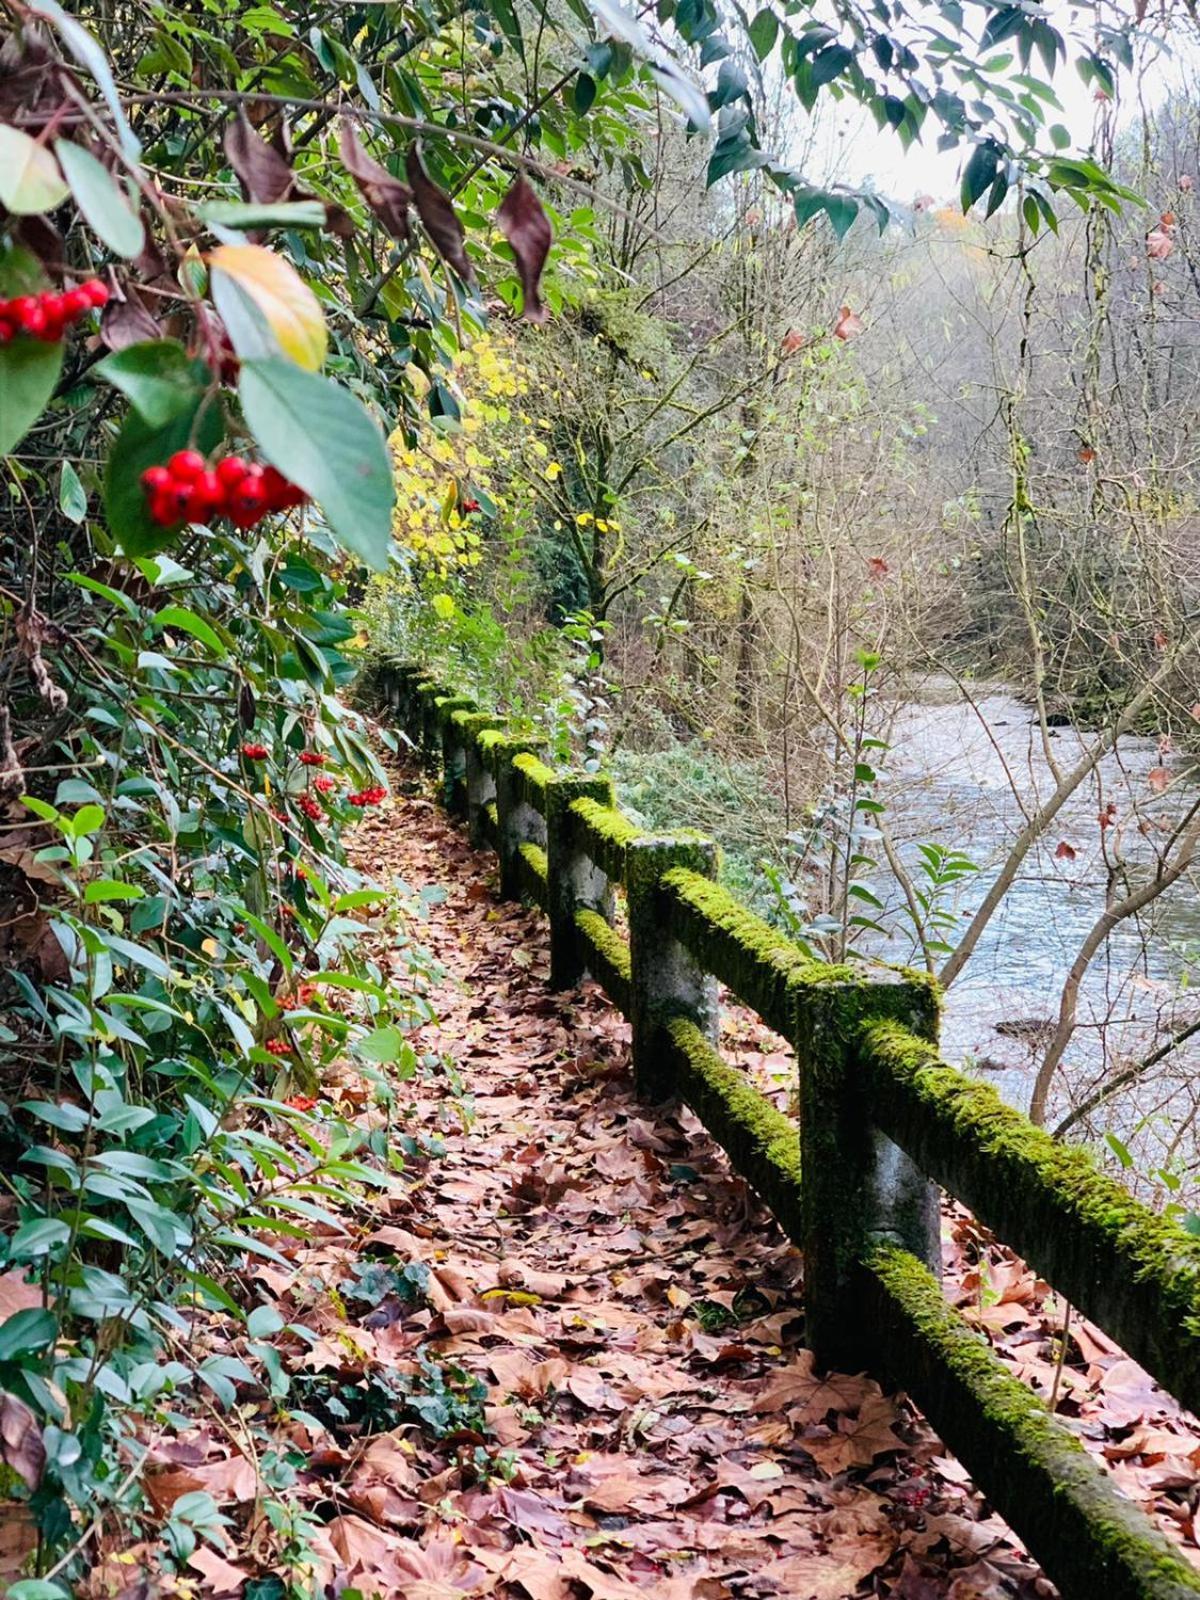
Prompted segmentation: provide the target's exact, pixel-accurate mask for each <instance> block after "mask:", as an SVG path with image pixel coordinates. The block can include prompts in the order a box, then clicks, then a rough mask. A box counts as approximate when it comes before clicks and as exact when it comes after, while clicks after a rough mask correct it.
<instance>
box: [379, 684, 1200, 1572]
mask: <svg viewBox="0 0 1200 1600" xmlns="http://www.w3.org/2000/svg"><path fill="white" fill-rule="evenodd" d="M379 681H380V688H381V691H382V693H383V695H384V696H385V697H386V699H387V700H388V702H389V703H390V705H391V707H392V709H393V711H394V712H395V713H396V715H397V719H398V722H399V725H400V727H401V728H402V729H403V730H404V731H406V732H407V734H408V735H409V737H410V738H411V739H412V740H413V742H414V743H415V744H416V745H417V746H418V748H419V749H420V750H421V752H422V753H423V755H424V757H425V759H426V761H427V762H428V763H429V764H430V765H433V766H436V767H437V768H438V769H439V770H440V772H441V775H442V779H443V783H444V794H445V800H446V803H447V805H448V806H449V808H450V809H451V810H452V811H453V812H455V813H457V814H458V815H460V816H462V817H464V818H465V819H466V820H467V823H468V826H469V829H470V836H471V838H472V840H473V842H474V843H476V844H477V845H479V846H490V847H492V848H493V849H495V851H496V852H497V855H498V856H499V862H500V882H501V889H502V892H503V893H504V894H506V895H508V896H511V897H513V898H518V897H519V898H525V899H528V900H530V901H533V902H535V903H536V904H537V905H539V906H541V907H542V908H543V909H544V910H545V912H546V913H547V916H548V918H549V923H550V961H551V980H552V982H553V983H554V984H555V985H556V986H557V987H560V988H568V987H571V986H572V985H574V984H576V983H577V982H578V981H579V980H580V978H581V977H582V976H583V974H584V973H585V972H586V973H590V974H591V976H592V977H593V978H595V979H596V980H597V981H598V982H599V983H600V984H601V985H602V986H603V987H604V989H605V990H606V991H607V993H608V994H609V996H610V997H611V998H612V1000H613V1002H614V1003H615V1004H616V1005H617V1006H618V1007H619V1008H620V1010H621V1011H622V1012H623V1013H624V1014H625V1015H626V1016H627V1017H628V1018H629V1020H630V1023H631V1025H632V1035H633V1066H634V1072H635V1075H636V1080H637V1084H638V1087H639V1089H640V1090H641V1092H643V1093H644V1094H645V1095H646V1096H648V1097H649V1098H652V1099H663V1098H665V1097H667V1096H676V1095H677V1096H679V1097H681V1098H682V1099H683V1100H685V1101H686V1102H687V1104H688V1105H689V1106H691V1108H692V1109H693V1110H694V1111H695V1112H696V1114H697V1115H698V1116H699V1118H700V1119H701V1121H702V1122H703V1123H704V1125H705V1127H706V1128H708V1130H709V1131H710V1133H711V1134H712V1135H713V1137H714V1138H715V1139H716V1140H717V1141H718V1142H719V1143H720V1144H721V1145H722V1147H723V1148H724V1149H725V1151H726V1152H727V1153H728V1155H729V1158H730V1160H731V1161H732V1163H733V1165H734V1166H735V1167H736V1168H737V1170H738V1171H739V1172H740V1173H742V1174H743V1176H744V1177H745V1178H746V1179H747V1180H748V1181H749V1182H750V1183H751V1184H752V1185H753V1187H754V1188H755V1189H756V1190H757V1192H758V1193H759V1194H760V1195H761V1196H762V1197H763V1199H764V1200H765V1201H766V1203H767V1204H768V1205H769V1206H770V1208H771V1210H772V1211H773V1212H774V1214H775V1216H776V1217H777V1218H778V1220H779V1222H780V1224H781V1226H782V1227H783V1228H784V1229H785V1230H786V1231H787V1233H788V1234H789V1235H790V1236H791V1238H793V1239H794V1240H795V1241H796V1242H797V1244H799V1245H800V1246H801V1248H802V1249H803V1251H804V1255H805V1316H806V1324H807V1328H808V1332H809V1337H810V1341H811V1343H812V1346H813V1349H814V1351H815V1353H816V1355H817V1359H818V1360H819V1361H820V1362H821V1363H822V1364H823V1365H825V1366H830V1367H840V1368H842V1369H849V1370H859V1369H861V1368H867V1369H869V1370H871V1371H872V1372H874V1373H875V1374H876V1375H877V1376H879V1377H880V1378H881V1379H883V1380H884V1381H885V1382H888V1383H890V1384H891V1385H893V1386H895V1387H897V1388H903V1389H905V1390H907V1391H908V1392H909V1393H911V1394H912V1395H913V1397H914V1398H915V1399H916V1400H917V1402H918V1403H919V1404H920V1406H921V1407H922V1409H923V1410H924V1411H925V1412H926V1414H927V1415H928V1416H929V1417H930V1419H931V1420H932V1422H933V1424H934V1426H935V1427H936V1428H937V1429H938V1430H939V1432H940V1433H941V1435H942V1437H943V1438H944V1439H945V1440H946V1442H947V1444H948V1445H949V1446H950V1447H951V1448H952V1449H953V1450H954V1451H955V1453H956V1454H957V1455H958V1456H959V1457H960V1458H961V1459H962V1460H963V1462H964V1463H965V1464H966V1466H967V1467H968V1468H969V1470H970V1471H971V1473H972V1474H973V1475H974V1477H975V1479H976V1481H977V1482H978V1483H979V1484H980V1485H981V1487H982V1488H983V1489H984V1491H985V1492H986V1493H987V1494H988V1496H989V1497H990V1499H991V1500H992V1501H993V1503H994V1504H995V1505H996V1507H997V1509H998V1510H999V1511H1000V1513H1001V1514H1002V1515H1003V1516H1004V1517H1005V1518H1006V1519H1007V1520H1008V1522H1009V1523H1010V1524H1011V1525H1012V1527H1013V1528H1014V1529H1015V1530H1016V1531H1017V1533H1018V1534H1019V1535H1020V1537H1021V1538H1022V1539H1023V1540H1024V1541H1025V1542H1026V1544H1027V1545H1028V1547H1029V1549H1030V1551H1031V1553H1032V1554H1033V1555H1034V1556H1035V1557H1036V1558H1037V1559H1038V1560H1039V1561H1040V1562H1041V1564H1042V1565H1043V1567H1044V1568H1045V1570H1046V1572H1047V1573H1048V1574H1049V1575H1050V1576H1051V1577H1052V1578H1053V1579H1054V1580H1055V1582H1056V1583H1057V1584H1058V1586H1059V1588H1060V1589H1061V1591H1062V1592H1063V1593H1064V1594H1065V1595H1066V1596H1068V1600H1074V1597H1076V1596H1079V1597H1084V1600H1096V1596H1097V1594H1102V1595H1103V1597H1104V1600H1134V1597H1136V1600H1150V1597H1151V1596H1153V1597H1155V1600H1175V1597H1183V1596H1193V1597H1194V1596H1200V1572H1197V1571H1196V1570H1195V1569H1194V1568H1193V1567H1192V1566H1190V1565H1189V1564H1188V1562H1187V1561H1186V1560H1185V1559H1184V1558H1183V1556H1182V1555H1181V1554H1180V1553H1179V1552H1178V1551H1177V1550H1176V1549H1175V1548H1174V1547H1173V1546H1172V1545H1171V1544H1170V1543H1169V1542H1168V1541H1167V1540H1166V1539H1165V1538H1164V1537H1163V1535H1162V1534H1161V1533H1159V1532H1158V1530H1157V1529H1156V1528H1155V1527H1154V1526H1153V1524H1152V1523H1151V1522H1150V1520H1149V1519H1148V1518H1147V1517H1146V1516H1145V1515H1144V1514H1143V1512H1142V1511H1141V1510H1140V1509H1139V1508H1138V1507H1136V1506H1135V1505H1134V1504H1133V1503H1132V1502H1131V1501H1129V1500H1128V1499H1126V1498H1125V1497H1124V1496H1123V1495H1122V1494H1121V1493H1120V1492H1119V1491H1118V1490H1117V1489H1116V1487H1115V1486H1114V1484H1113V1483H1112V1481H1111V1479H1110V1478H1109V1477H1108V1475H1107V1474H1106V1473H1105V1472H1104V1470H1103V1468H1102V1467H1101V1466H1100V1465H1099V1464H1098V1463H1097V1462H1096V1461H1095V1460H1094V1459H1093V1458H1092V1457H1091V1456H1089V1455H1088V1454H1087V1452H1086V1451H1085V1450H1084V1449H1083V1447H1082V1445H1081V1444H1080V1443H1079V1442H1078V1440H1077V1439H1076V1438H1075V1437H1074V1436H1073V1435H1072V1434H1071V1432H1070V1431H1069V1430H1068V1428H1067V1427H1066V1426H1064V1425H1063V1423H1061V1422H1060V1421H1059V1420H1058V1419H1057V1418H1055V1417H1053V1416H1052V1415H1051V1414H1050V1412H1049V1411H1048V1410H1047V1408H1046V1407H1045V1405H1043V1403H1042V1402H1041V1400H1040V1399H1039V1398H1038V1397H1037V1396H1036V1395H1035V1394H1033V1393H1032V1391H1031V1390H1029V1389H1028V1388H1026V1387H1025V1385H1024V1384H1022V1383H1020V1382H1019V1381H1018V1380H1017V1379H1016V1378H1014V1377H1012V1376H1011V1375H1010V1373H1009V1371H1008V1370H1007V1368H1006V1367H1005V1366H1004V1364H1003V1363H1002V1362H1001V1361H1000V1360H999V1359H998V1358H997V1357H996V1356H995V1355H994V1354H993V1353H992V1351H991V1349H990V1348H989V1346H988V1345H987V1343H986V1341H985V1340H984V1339H983V1338H982V1337H981V1336H980V1335H979V1334H977V1333H976V1332H974V1331H973V1330H972V1329H971V1328H969V1327H968V1325H967V1324H966V1323H965V1322H964V1321H963V1320H962V1319H961V1318H960V1317H959V1316H958V1314H957V1313H956V1312H955V1311H954V1310H953V1309H952V1308H951V1307H950V1306H949V1305H948V1304H947V1302H946V1300H945V1298H944V1296H943V1294H942V1289H941V1285H940V1282H939V1266H940V1261H939V1242H938V1235H939V1211H938V1190H937V1186H940V1187H941V1188H944V1189H946V1190H947V1191H948V1192H949V1193H950V1194H951V1195H953V1196H955V1197H956V1198H957V1199H959V1200H961V1201H962V1202H963V1203H964V1204H966V1205H967V1206H969V1207H970V1208H971V1210H972V1211H973V1212H974V1213H975V1215H976V1216H977V1217H978V1218H979V1220H980V1221H981V1222H982V1223H984V1224H985V1226H987V1227H988V1228H990V1229H992V1230H993V1231H994V1232H995V1234H996V1235H997V1236H998V1237H999V1238H1000V1239H1002V1240H1003V1241H1004V1242H1005V1243H1006V1244H1009V1245H1011V1246H1012V1247H1013V1248H1014V1249H1015V1250H1016V1251H1017V1252H1018V1253H1019V1254H1020V1255H1021V1256H1022V1257H1023V1258H1024V1259H1025V1260H1026V1261H1028V1262H1029V1263H1030V1264H1031V1265H1032V1266H1033V1267H1034V1268H1035V1269H1036V1270H1037V1271H1038V1272H1039V1273H1040V1274H1041V1275H1042V1276H1043V1277H1044V1278H1046V1279H1047V1280H1048V1281H1049V1282H1050V1283H1051V1284H1052V1285H1053V1286H1054V1287H1055V1288H1056V1289H1057V1290H1058V1291H1059V1292H1060V1293H1061V1294H1063V1295H1064V1296H1065V1297H1066V1298H1067V1299H1069V1300H1070V1301H1071V1302H1072V1304H1074V1305H1075V1306H1077V1307H1078V1308H1079V1310H1080V1311H1082V1312H1083V1313H1084V1314H1085V1315H1086V1316H1088V1317H1090V1318H1091V1319H1092V1320H1093V1321H1095V1322H1096V1323H1098V1324H1099V1325H1100V1326H1101V1327H1102V1328H1104V1329H1105V1330H1106V1331H1107V1332H1108V1333H1109V1334H1110V1335H1111V1336H1112V1337H1113V1338H1114V1339H1116V1340H1117V1341H1118V1342H1119V1343H1120V1344H1121V1345H1122V1346H1123V1348H1124V1349H1125V1350H1126V1351H1128V1353H1129V1354H1130V1355H1132V1356H1134V1357H1135V1358H1136V1359H1137V1360H1138V1361H1139V1362H1141V1363H1142V1365H1143V1366H1144V1367H1146V1369H1147V1370H1148V1371H1149V1372H1150V1373H1151V1374H1152V1375H1153V1376H1154V1378H1155V1379H1156V1380H1157V1381H1158V1382H1159V1383H1160V1384H1161V1385H1162V1386H1163V1387H1164V1388H1165V1389H1167V1390H1169V1391H1170V1392H1171V1393H1172V1394H1174V1395H1175V1396H1176V1398H1177V1399H1178V1400H1180V1401H1181V1402H1182V1403H1183V1404H1184V1405H1185V1406H1187V1407H1188V1408H1189V1409H1191V1410H1193V1411H1198V1412H1200V1241H1198V1240H1196V1239H1194V1238H1193V1237H1192V1236H1191V1235H1189V1234H1187V1233H1186V1232H1184V1230H1183V1229H1182V1228H1180V1227H1178V1226H1176V1225H1175V1224H1173V1223H1171V1222H1168V1221H1164V1220H1163V1219H1162V1218H1160V1217H1157V1216H1155V1215H1154V1213H1153V1212H1151V1211H1149V1210H1148V1209H1147V1208H1146V1207H1145V1206H1143V1205H1141V1204H1140V1203H1139V1202H1137V1201H1136V1200H1134V1199H1133V1198H1132V1197H1131V1196H1130V1195H1129V1194H1128V1193H1127V1192H1126V1191H1125V1190H1124V1189H1123V1188H1122V1187H1121V1186H1120V1185H1119V1184H1117V1183H1115V1182H1113V1181H1112V1180H1111V1179H1109V1178H1107V1177H1105V1176H1104V1175H1103V1174H1102V1173H1100V1172H1099V1171H1098V1170H1097V1168H1096V1167H1095V1166H1094V1165H1093V1163H1092V1162H1091V1160H1090V1158H1089V1157H1088V1156H1087V1154H1086V1153H1085V1152H1083V1151H1081V1150H1078V1149H1072V1148H1070V1147H1067V1146H1062V1145H1059V1144H1056V1143H1055V1141H1054V1140H1053V1139H1052V1138H1051V1137H1050V1136H1049V1135H1048V1134H1046V1133H1045V1132H1043V1131H1042V1130H1040V1129H1038V1128H1035V1127H1034V1126H1033V1125H1032V1124H1031V1123H1030V1122H1029V1121H1028V1120H1027V1119H1026V1118H1025V1117H1023V1116H1021V1115H1020V1113H1019V1112H1017V1111H1014V1110H1012V1109H1011V1108H1010V1107H1008V1106H1006V1105H1005V1104H1004V1103H1003V1102H1002V1101H1001V1100H1000V1099H999V1097H998V1096H997V1095H996V1093H995V1092H994V1091H993V1090H992V1089H990V1088H988V1087H986V1086H984V1085H981V1084H978V1083H975V1082H972V1081H971V1080H970V1079H968V1078H966V1077H964V1076H963V1075H962V1074H961V1073H960V1072H958V1071H957V1070H956V1069H954V1068H953V1067H950V1066H948V1065H946V1063H945V1062H943V1061H941V1060H940V1059H939V1057H938V1051H937V1043H936V1039H937V1016H938V997H937V993H936V990H935V988H934V986H933V985H932V983H931V982H930V981H929V980H928V979H926V978H925V977H924V976H923V975H921V974H918V973H911V972H896V973H886V972H884V973H878V974H876V973H875V972H872V974H871V975H870V976H869V977H865V976H864V975H863V974H862V972H861V971H860V970H859V969H857V968H850V967H833V966H827V965H821V964H819V963H814V962H812V961H810V960H808V959H807V958H806V957H805V956H804V955H803V954H802V953H801V952H800V951H799V950H798V949H797V948H796V947H795V946H794V945H792V944H791V943H790V942H789V941H788V940H786V939H784V938H783V937H781V936H780V935H779V934H778V933H776V932H775V930H774V929H772V928H771V927H769V926H768V925H767V924H766V923H765V922H763V921H762V920H761V919H759V918H758V917H756V916H754V915H753V914H752V913H751V912H749V911H748V910H747V909H746V908H745V907H744V906H742V905H741V904H739V903H738V901H737V900H736V899H734V898H733V897H732V896H731V895H729V894H728V893H727V892H726V891H725V890H724V889H722V888H721V887H720V886H719V885H718V884H717V883H716V882H715V871H716V850H715V847H714V846H713V845H712V844H711V842H709V841H708V840H705V839H703V838H700V837H699V836H697V835H694V834H689V833H680V834H677V835H672V836H670V837H666V838H664V837H652V836H647V835H646V834H644V833H643V832H642V831H641V830H640V829H638V828H637V827H635V826H634V824H633V823H631V822H630V821H629V819H628V818H626V817H625V816H623V815H622V814H621V812H620V811H619V810H618V809H617V808H616V806H615V804H614V801H613V792H612V786H611V783H610V781H609V780H608V779H606V778H603V777H593V776H582V777H581V776H563V775H560V774H559V773H557V772H555V771H553V770H552V769H551V768H550V767H549V766H547V765H546V764H545V762H544V760H543V759H542V757H543V755H544V750H542V749H540V748H539V746H538V744H537V742H536V741H533V740H530V739H529V738H527V737H521V736H516V735H513V734H512V733H510V732H509V731H508V730H507V729H506V727H505V726H504V724H503V722H502V721H501V720H500V719H499V718H497V717H494V716H491V715H488V714H485V713H482V712H480V711H478V710H477V708H476V707H475V706H474V705H473V704H472V702H471V701H470V700H469V699H468V698H466V697H464V696H462V695H458V694H455V693H453V692H452V691H451V690H449V689H447V688H445V687H443V686H442V685H441V684H439V683H437V682H436V681H434V680H433V679H431V678H430V677H429V676H428V675H427V674H426V673H425V672H424V671H423V670H422V669H421V668H420V667H418V666H414V665H412V664H409V663H396V664H391V665H387V666H384V667H381V668H380V670H379ZM616 889H621V890H623V891H624V894H625V901H626V916H625V919H624V923H625V926H626V927H627V930H628V933H627V935H626V933H624V932H621V931H619V929H618V927H617V926H615V925H614V905H615V900H614V891H615V890H616ZM718 981H720V982H721V983H724V984H725V985H726V986H727V987H728V988H729V989H730V990H731V991H732V993H734V994H735V995H736V996H737V997H738V998H739V999H740V1000H742V1001H743V1002H744V1003H745V1004H746V1005H748V1006H750V1007H751V1008H752V1009H753V1010H755V1011H756V1012H757V1013H758V1015H759V1016H760V1017H761V1018H762V1019H763V1021H764V1022H765V1023H767V1025H768V1026H769V1027H771V1028H773V1029H775V1030H776V1031H777V1032H778V1033H780V1034H782V1035H783V1036H784V1037H785V1038H786V1039H787V1040H789V1041H790V1043H791V1044H792V1046H793V1047H794V1049H795V1052H796V1057H797V1061H798V1064H799V1075H800V1125H799V1130H798V1131H797V1128H796V1125H795V1124H794V1123H792V1122H791V1121H790V1120H789V1119H788V1118H787V1117H785V1116H783V1115H782V1114H781V1113H780V1112H779V1111H777V1110H776V1109H775V1108H774V1107H773V1106H772V1105H771V1104H770V1103H769V1102H768V1101H767V1100H765V1099H764V1098H763V1097H762V1096H761V1095H760V1094H759V1093H758V1092H757V1091H756V1090H755V1089H754V1088H753V1087H752V1086H751V1085H750V1084H749V1083H748V1081H747V1080H746V1078H745V1077H744V1076H743V1074H742V1073H741V1072H739V1071H738V1070H737V1069H735V1068H734V1067H731V1066H730V1065H729V1064H728V1063H727V1062H726V1061H724V1060H723V1059H722V1057H721V1055H720V1053H719V1051H718V1049H717V982H718ZM1101 1585H1102V1586H1103V1587H1102V1588H1100V1587H1098V1586H1101Z"/></svg>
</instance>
